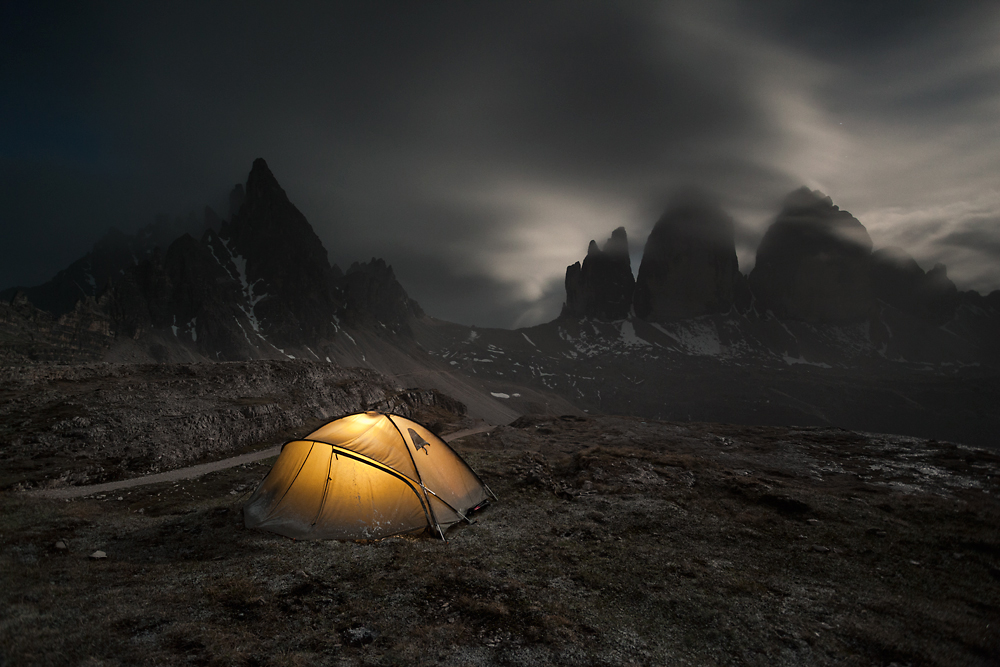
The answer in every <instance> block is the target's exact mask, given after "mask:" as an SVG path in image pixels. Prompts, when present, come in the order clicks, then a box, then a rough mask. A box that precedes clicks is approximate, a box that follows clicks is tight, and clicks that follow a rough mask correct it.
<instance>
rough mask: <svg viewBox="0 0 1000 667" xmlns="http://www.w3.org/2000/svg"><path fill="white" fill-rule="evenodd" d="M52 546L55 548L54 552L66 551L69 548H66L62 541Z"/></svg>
mask: <svg viewBox="0 0 1000 667" xmlns="http://www.w3.org/2000/svg"><path fill="white" fill-rule="evenodd" d="M54 546H55V548H56V551H66V550H67V549H68V548H69V547H68V546H66V543H65V542H63V541H62V540H59V541H58V542H56V543H55V545H54Z"/></svg>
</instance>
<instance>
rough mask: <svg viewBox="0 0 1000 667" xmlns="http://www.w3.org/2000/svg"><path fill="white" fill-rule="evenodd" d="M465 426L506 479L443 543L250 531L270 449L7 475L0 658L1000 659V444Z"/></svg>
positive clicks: (555, 424)
mask: <svg viewBox="0 0 1000 667" xmlns="http://www.w3.org/2000/svg"><path fill="white" fill-rule="evenodd" d="M455 446H456V449H458V450H459V451H460V453H462V454H463V455H464V456H465V457H466V458H467V460H468V461H469V462H470V463H471V464H472V465H473V467H474V468H476V469H477V470H478V471H479V472H480V474H481V475H482V477H483V478H484V480H485V481H486V482H487V484H489V485H490V487H491V488H492V489H493V490H494V491H495V492H496V493H497V494H498V495H499V496H500V501H499V502H498V503H495V504H494V505H492V506H491V507H489V508H487V509H486V510H485V511H483V512H482V513H481V514H480V516H479V517H478V522H477V523H476V524H475V525H472V526H467V527H464V528H461V529H458V530H453V531H452V532H451V533H450V535H449V541H448V542H447V543H444V542H441V541H439V540H433V539H408V538H407V539H403V538H399V539H389V540H384V541H381V542H374V543H349V542H296V541H292V540H288V539H285V538H281V537H278V536H274V535H270V534H267V533H261V532H254V531H248V530H246V529H244V528H243V526H242V516H241V511H240V508H241V503H242V501H243V500H245V498H246V497H247V495H248V494H249V493H250V491H252V489H253V487H254V485H255V484H256V483H257V481H259V479H260V478H261V477H262V476H263V475H264V473H265V472H266V471H267V469H268V467H269V465H270V462H269V461H265V462H261V463H257V464H250V465H247V466H243V467H238V468H234V469H230V470H226V471H221V472H217V473H212V474H211V475H208V476H206V477H204V478H201V479H196V480H189V481H185V482H179V483H177V484H165V485H157V486H148V487H142V488H139V489H133V490H131V491H130V492H127V493H122V494H120V495H111V496H106V497H103V498H100V497H96V498H86V499H81V500H74V501H69V502H67V501H49V500H37V499H26V498H25V497H24V496H21V495H18V494H14V493H5V494H2V495H0V664H2V665H66V664H79V665H137V664H141V665H177V664H191V665H247V666H251V665H340V664H344V665H354V664H366V665H425V664H426V665H431V664H444V665H508V664H509V665H551V664H566V665H630V664H635V665H659V664H695V665H703V664H708V665H711V664H719V665H724V664H733V665H741V664H748V665H775V664H778V665H782V664H784V665H800V664H817V665H827V664H829V665H834V664H836V665H890V664H893V663H895V664H896V665H907V664H909V665H995V664H1000V659H998V656H1000V627H998V623H1000V621H998V619H1000V528H998V526H1000V503H998V501H997V493H1000V460H998V458H997V457H996V456H995V455H992V454H989V453H986V452H982V451H979V450H969V449H962V448H957V447H954V446H951V445H947V444H945V443H926V442H925V443H917V442H914V441H899V440H891V439H884V438H883V439H879V438H875V437H869V436H861V435H857V434H853V433H849V432H845V431H834V430H808V431H807V430H798V431H795V430H790V429H770V428H768V429H764V428H755V429H751V428H739V427H726V426H717V425H677V424H657V423H654V422H642V421H639V420H632V419H624V418H601V419H589V420H560V419H555V420H548V421H538V420H534V421H532V420H522V421H521V422H519V423H518V424H517V425H516V426H514V427H505V428H503V429H500V430H499V431H498V432H496V433H494V434H490V435H480V436H475V437H471V438H468V439H465V440H460V441H457V442H456V443H455ZM59 541H63V542H64V543H65V545H66V546H67V547H68V548H66V549H57V548H56V546H55V545H56V543H57V542H59ZM98 549H100V550H103V551H105V552H106V554H107V558H106V559H103V560H92V559H90V558H89V557H88V556H89V555H90V554H91V553H92V552H94V551H95V550H98Z"/></svg>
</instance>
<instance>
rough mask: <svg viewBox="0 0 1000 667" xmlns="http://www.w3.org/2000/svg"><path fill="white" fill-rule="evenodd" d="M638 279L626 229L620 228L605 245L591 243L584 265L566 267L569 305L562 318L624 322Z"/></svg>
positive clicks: (566, 306)
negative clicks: (622, 320) (630, 253)
mask: <svg viewBox="0 0 1000 667" xmlns="http://www.w3.org/2000/svg"><path fill="white" fill-rule="evenodd" d="M634 290H635V278H634V277H633V276H632V261H631V260H630V259H629V254H628V237H627V235H626V234H625V228H624V227H619V228H618V229H616V230H615V231H613V232H612V233H611V238H609V239H608V240H607V241H605V243H604V249H603V250H602V249H600V248H598V247H597V242H596V241H591V242H590V247H589V248H588V249H587V257H586V258H584V260H583V264H582V265H581V264H580V262H576V263H575V264H573V265H571V266H568V267H566V304H565V305H564V306H563V311H562V317H576V318H579V317H592V318H596V319H599V320H621V319H624V318H626V317H628V314H629V309H630V307H631V305H632V293H633V291H634Z"/></svg>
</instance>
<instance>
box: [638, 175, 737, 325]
mask: <svg viewBox="0 0 1000 667" xmlns="http://www.w3.org/2000/svg"><path fill="white" fill-rule="evenodd" d="M737 302H739V303H741V304H742V305H744V306H746V305H748V304H747V303H746V302H747V299H746V288H745V285H744V278H743V276H742V275H741V274H740V271H739V264H738V260H737V258H736V245H735V242H734V240H733V221H732V218H730V217H729V216H728V215H726V213H725V212H724V211H723V210H722V209H721V208H719V207H718V206H717V205H715V204H714V203H713V202H711V201H710V200H709V199H708V198H707V197H706V196H705V195H703V194H700V193H697V192H688V193H685V194H683V195H681V196H679V197H676V198H675V199H674V201H673V202H671V204H670V206H669V207H668V208H667V211H666V212H665V213H664V214H663V216H662V217H661V218H660V220H659V221H658V222H657V223H656V225H655V226H654V227H653V231H652V232H651V233H650V234H649V239H648V240H647V241H646V247H645V249H644V250H643V253H642V263H641V264H640V265H639V274H638V277H637V279H636V286H635V314H636V316H638V317H640V318H642V319H644V320H648V321H651V322H664V321H669V320H676V319H684V318H688V317H697V316H699V315H709V314H712V313H725V312H727V311H729V310H730V309H731V308H732V307H733V306H734V305H736V304H737Z"/></svg>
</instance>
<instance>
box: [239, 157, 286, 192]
mask: <svg viewBox="0 0 1000 667" xmlns="http://www.w3.org/2000/svg"><path fill="white" fill-rule="evenodd" d="M264 199H270V200H277V201H281V202H287V201H288V195H286V194H285V191H284V190H283V189H282V188H281V186H280V185H278V179H276V178H275V177H274V174H272V173H271V170H270V169H268V167H267V162H265V161H264V158H262V157H259V158H257V159H256V160H254V161H253V167H251V169H250V175H249V176H248V177H247V189H246V200H247V201H248V202H259V201H261V200H264Z"/></svg>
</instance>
